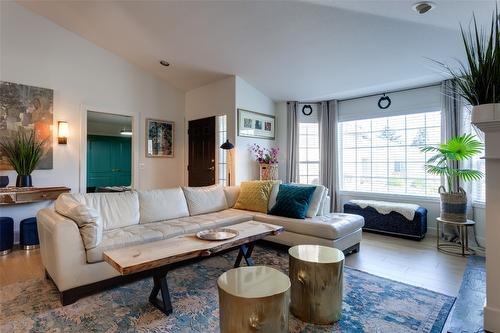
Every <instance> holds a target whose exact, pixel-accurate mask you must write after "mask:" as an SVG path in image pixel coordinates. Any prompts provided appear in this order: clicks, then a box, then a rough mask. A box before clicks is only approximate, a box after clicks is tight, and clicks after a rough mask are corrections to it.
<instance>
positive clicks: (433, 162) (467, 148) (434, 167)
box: [420, 134, 484, 192]
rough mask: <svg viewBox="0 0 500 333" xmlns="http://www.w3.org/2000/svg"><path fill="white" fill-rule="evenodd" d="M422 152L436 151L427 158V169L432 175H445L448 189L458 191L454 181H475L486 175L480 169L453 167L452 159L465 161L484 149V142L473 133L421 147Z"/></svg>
mask: <svg viewBox="0 0 500 333" xmlns="http://www.w3.org/2000/svg"><path fill="white" fill-rule="evenodd" d="M420 150H421V151H422V152H425V153H434V155H432V156H431V157H430V158H428V159H427V163H428V164H427V165H426V166H425V168H426V171H427V172H428V173H430V174H432V175H437V176H442V177H445V178H446V180H447V183H448V191H449V192H452V191H457V190H458V189H454V188H453V181H454V180H455V179H458V180H460V181H466V182H468V181H475V180H480V179H481V178H483V177H484V174H483V173H482V172H481V171H478V170H472V169H460V168H458V167H452V166H451V163H450V162H451V161H465V160H468V159H471V158H472V157H473V156H475V155H477V154H480V153H481V152H482V151H483V144H482V143H481V142H480V141H478V140H477V139H476V137H475V136H474V135H472V134H464V135H461V136H457V137H454V138H451V139H450V140H448V142H446V143H442V144H440V145H437V146H427V147H422V148H420Z"/></svg>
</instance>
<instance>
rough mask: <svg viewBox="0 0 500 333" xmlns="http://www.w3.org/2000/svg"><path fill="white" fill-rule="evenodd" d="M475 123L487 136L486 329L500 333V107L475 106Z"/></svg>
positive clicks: (497, 105)
mask: <svg viewBox="0 0 500 333" xmlns="http://www.w3.org/2000/svg"><path fill="white" fill-rule="evenodd" d="M472 123H473V124H475V125H476V126H477V127H478V128H479V129H481V130H482V131H483V132H484V133H485V157H484V159H485V160H486V304H485V306H484V329H485V330H486V331H489V332H500V205H498V204H488V203H498V202H500V186H499V184H500V104H486V105H481V106H475V107H474V108H473V110H472Z"/></svg>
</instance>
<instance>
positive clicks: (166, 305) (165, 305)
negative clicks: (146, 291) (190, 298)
mask: <svg viewBox="0 0 500 333" xmlns="http://www.w3.org/2000/svg"><path fill="white" fill-rule="evenodd" d="M153 282H154V285H153V290H151V294H150V295H149V301H150V302H151V304H153V305H154V306H155V307H156V308H158V310H160V311H161V312H163V313H164V314H166V315H169V314H171V313H172V302H171V301H170V293H169V292H168V284H167V272H165V271H164V272H159V273H157V274H155V275H153ZM159 293H161V296H160V298H159V297H158V294H159Z"/></svg>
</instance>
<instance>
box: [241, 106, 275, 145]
mask: <svg viewBox="0 0 500 333" xmlns="http://www.w3.org/2000/svg"><path fill="white" fill-rule="evenodd" d="M238 135H239V136H246V137H250V138H260V139H270V140H274V138H275V117H274V116H271V115H268V114H264V113H258V112H253V111H248V110H244V109H238Z"/></svg>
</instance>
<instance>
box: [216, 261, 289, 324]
mask: <svg viewBox="0 0 500 333" xmlns="http://www.w3.org/2000/svg"><path fill="white" fill-rule="evenodd" d="M217 286H218V290H219V319H220V331H221V333H235V332H238V333H254V332H272V333H288V308H289V305H290V279H289V278H288V276H286V275H285V274H283V273H282V272H280V271H278V270H277V269H274V268H271V267H266V266H251V267H239V268H234V269H231V270H229V271H227V272H225V273H224V274H222V275H221V276H220V277H219V279H218V280H217Z"/></svg>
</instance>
